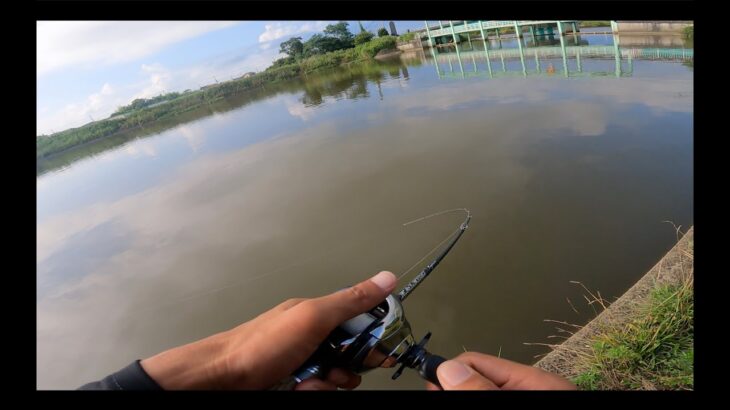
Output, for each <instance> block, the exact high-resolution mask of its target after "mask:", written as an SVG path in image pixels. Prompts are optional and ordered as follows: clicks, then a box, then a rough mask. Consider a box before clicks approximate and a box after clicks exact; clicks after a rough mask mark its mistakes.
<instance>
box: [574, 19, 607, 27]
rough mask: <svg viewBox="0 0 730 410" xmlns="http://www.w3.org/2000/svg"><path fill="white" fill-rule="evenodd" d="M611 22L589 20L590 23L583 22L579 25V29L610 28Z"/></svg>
mask: <svg viewBox="0 0 730 410" xmlns="http://www.w3.org/2000/svg"><path fill="white" fill-rule="evenodd" d="M610 26H611V22H610V21H608V20H606V21H602V20H595V21H594V20H588V21H581V22H579V23H578V27H610Z"/></svg>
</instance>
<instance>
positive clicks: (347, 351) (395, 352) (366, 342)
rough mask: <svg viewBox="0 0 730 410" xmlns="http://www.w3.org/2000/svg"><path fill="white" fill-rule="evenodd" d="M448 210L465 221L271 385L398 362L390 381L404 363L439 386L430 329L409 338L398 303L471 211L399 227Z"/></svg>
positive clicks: (437, 360)
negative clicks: (411, 273)
mask: <svg viewBox="0 0 730 410" xmlns="http://www.w3.org/2000/svg"><path fill="white" fill-rule="evenodd" d="M453 211H464V212H465V213H466V219H465V220H464V222H462V224H461V225H460V226H459V229H457V230H456V233H455V234H453V238H452V239H451V241H450V242H449V243H448V244H447V245H446V247H445V248H444V249H443V250H442V251H441V252H440V253H439V254H438V255H437V256H436V257H435V258H434V260H433V261H431V263H429V264H428V265H427V266H426V267H425V268H423V270H422V271H421V272H420V273H418V275H416V277H415V278H414V279H413V280H411V281H410V282H409V283H408V284H407V285H406V286H405V287H404V288H403V289H401V290H400V292H398V294H397V295H389V296H388V297H387V298H386V299H385V300H384V301H383V302H382V303H381V304H379V305H378V306H376V307H375V308H374V309H372V310H371V311H369V312H367V313H363V314H361V315H358V316H356V317H354V318H352V319H350V320H348V321H347V322H345V323H343V324H341V325H340V326H338V327H337V328H336V329H335V330H334V331H332V333H330V335H329V336H328V337H327V340H325V341H324V342H323V343H322V344H321V345H320V346H319V347H318V348H317V350H316V351H315V352H314V354H312V356H311V357H310V358H309V359H307V361H306V362H305V363H304V364H303V365H302V366H301V367H300V368H299V369H297V370H296V371H295V372H294V374H293V375H291V376H290V377H289V378H288V379H287V380H285V381H284V382H282V383H281V384H280V385H279V386H278V387H277V389H292V388H294V386H295V385H296V384H297V383H301V382H303V381H304V380H307V379H309V378H311V377H319V378H324V377H325V376H326V375H327V372H329V370H330V369H333V368H336V367H339V368H343V369H346V370H350V371H352V372H354V373H365V372H367V371H369V370H372V369H375V368H378V367H385V368H389V367H395V366H396V365H398V364H400V365H401V366H400V367H399V368H398V370H397V371H396V372H395V373H394V374H393V377H392V378H393V379H394V380H395V379H397V378H398V377H399V376H400V375H401V373H403V369H405V368H406V367H409V368H411V369H416V370H417V371H418V374H420V375H421V377H423V378H424V379H426V380H428V381H429V382H431V383H433V384H435V385H437V386H440V384H439V381H438V378H437V377H436V368H438V366H439V365H440V364H441V363H443V362H444V361H446V359H444V358H443V357H441V356H437V355H434V354H431V353H429V352H428V351H426V348H425V346H426V343H428V340H429V339H430V338H431V333H430V332H429V333H427V334H426V336H424V337H423V339H421V341H420V342H418V343H416V342H415V340H414V339H413V334H412V333H411V325H410V324H409V323H408V320H406V316H405V313H404V312H403V305H402V304H401V303H402V302H403V301H404V300H405V299H406V298H407V297H408V295H410V294H411V293H412V292H413V290H414V289H415V288H416V287H417V286H418V285H419V284H421V283H422V282H423V280H424V279H425V278H426V277H427V276H428V275H429V274H430V273H431V272H432V271H433V270H434V269H436V266H438V264H439V263H440V262H441V260H443V259H444V258H445V257H446V255H447V254H448V253H449V251H450V250H451V248H453V247H454V245H455V244H456V242H457V241H458V240H459V238H460V237H461V235H462V234H463V233H464V232H465V231H466V229H467V228H468V226H469V221H470V220H471V212H469V210H468V209H465V208H459V209H450V210H447V211H442V212H438V213H435V214H432V215H429V216H426V217H423V218H419V219H416V220H414V221H411V222H408V223H406V224H403V225H404V226H405V225H409V224H411V223H414V222H417V221H421V220H425V219H427V218H431V217H433V216H437V215H442V214H445V213H448V212H453Z"/></svg>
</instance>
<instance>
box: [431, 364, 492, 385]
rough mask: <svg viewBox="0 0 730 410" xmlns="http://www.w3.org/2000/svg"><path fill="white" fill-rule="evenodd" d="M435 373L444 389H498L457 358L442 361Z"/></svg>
mask: <svg viewBox="0 0 730 410" xmlns="http://www.w3.org/2000/svg"><path fill="white" fill-rule="evenodd" d="M436 375H437V376H438V379H439V382H440V383H441V387H442V388H443V389H444V390H499V387H497V385H496V384H494V383H493V382H492V381H491V380H489V379H487V378H486V377H484V376H482V375H481V374H479V373H477V372H476V371H475V370H474V369H472V368H471V367H469V366H467V365H465V364H463V363H461V362H459V361H457V360H448V361H445V362H443V363H442V364H441V366H439V367H438V369H436Z"/></svg>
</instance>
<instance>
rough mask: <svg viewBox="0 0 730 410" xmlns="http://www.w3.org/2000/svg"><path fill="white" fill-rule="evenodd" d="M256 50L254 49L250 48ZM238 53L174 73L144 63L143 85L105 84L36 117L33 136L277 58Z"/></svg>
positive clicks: (272, 53) (269, 53)
mask: <svg viewBox="0 0 730 410" xmlns="http://www.w3.org/2000/svg"><path fill="white" fill-rule="evenodd" d="M253 47H254V50H256V46H253ZM256 51H257V52H255V53H253V54H250V51H249V50H238V51H237V52H236V54H237V55H236V57H235V58H231V53H226V54H224V55H222V56H219V57H218V58H212V59H207V60H205V61H203V62H201V63H199V64H193V65H190V66H187V67H182V68H179V69H176V70H171V69H169V68H167V67H165V66H163V65H162V64H159V63H147V64H142V65H141V66H140V70H141V71H142V73H143V74H145V75H146V76H147V77H146V79H145V80H144V81H141V82H136V83H131V84H124V85H118V86H116V87H114V88H112V86H111V85H110V84H105V85H104V87H102V89H101V91H99V92H95V93H94V94H92V95H89V96H88V97H85V98H84V99H83V100H82V101H77V102H73V103H70V104H67V105H66V106H65V107H63V108H62V109H60V110H57V111H55V112H53V111H50V110H48V109H47V107H46V110H45V111H43V110H40V111H38V113H37V132H38V133H39V134H43V133H50V132H52V131H56V132H57V131H61V130H65V129H68V128H71V127H78V126H81V125H83V124H86V123H87V122H89V121H90V118H89V115H92V116H93V117H94V119H96V120H99V119H102V118H106V117H108V116H109V115H111V114H112V113H113V112H114V111H116V109H117V108H118V107H119V106H122V105H127V104H129V103H130V102H132V100H134V99H135V98H150V97H154V96H157V95H160V94H162V93H168V92H172V91H178V92H181V91H184V90H185V89H198V88H199V87H201V86H203V85H207V84H211V83H214V82H216V80H217V81H226V80H230V79H231V78H233V77H238V76H241V75H242V74H244V73H246V72H249V71H261V70H263V69H264V68H266V67H268V66H269V65H270V64H271V62H272V61H274V60H275V59H277V58H279V57H280V56H281V54H280V53H279V50H278V49H275V48H268V49H265V50H260V51H258V50H256Z"/></svg>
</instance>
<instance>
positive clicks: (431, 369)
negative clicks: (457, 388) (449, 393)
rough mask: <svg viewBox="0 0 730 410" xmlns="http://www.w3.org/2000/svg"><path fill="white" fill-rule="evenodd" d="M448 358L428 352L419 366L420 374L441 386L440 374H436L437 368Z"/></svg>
mask: <svg viewBox="0 0 730 410" xmlns="http://www.w3.org/2000/svg"><path fill="white" fill-rule="evenodd" d="M446 360H447V359H446V358H444V357H441V356H439V355H437V354H428V355H427V356H426V358H425V359H424V360H423V363H421V365H420V366H419V367H418V374H420V375H421V377H423V378H424V379H426V380H428V381H429V382H431V383H433V384H435V385H436V386H438V387H441V383H440V382H439V378H438V376H436V369H438V367H439V366H441V363H443V362H445V361H446Z"/></svg>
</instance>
